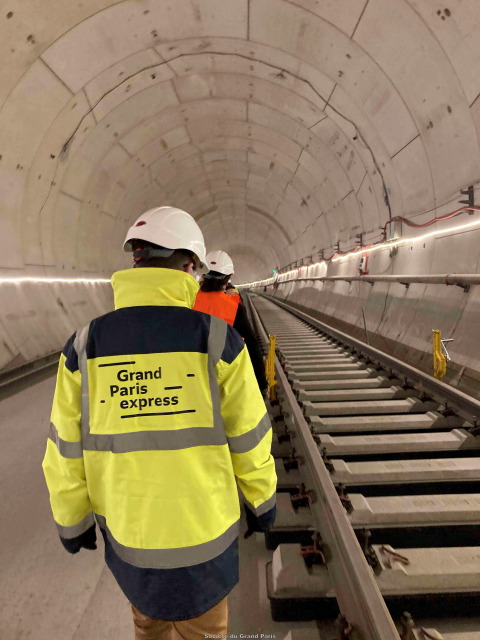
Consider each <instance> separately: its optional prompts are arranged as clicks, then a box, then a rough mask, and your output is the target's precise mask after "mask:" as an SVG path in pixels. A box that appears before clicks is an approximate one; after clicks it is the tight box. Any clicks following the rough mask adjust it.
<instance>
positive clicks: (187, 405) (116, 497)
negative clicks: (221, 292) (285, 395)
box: [43, 268, 276, 619]
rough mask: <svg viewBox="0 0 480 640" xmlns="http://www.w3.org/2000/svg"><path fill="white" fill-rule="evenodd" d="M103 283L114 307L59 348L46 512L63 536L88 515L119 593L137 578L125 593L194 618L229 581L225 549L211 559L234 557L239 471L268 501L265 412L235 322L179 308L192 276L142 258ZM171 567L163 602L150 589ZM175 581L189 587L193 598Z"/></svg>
mask: <svg viewBox="0 0 480 640" xmlns="http://www.w3.org/2000/svg"><path fill="white" fill-rule="evenodd" d="M112 284H113V287H114V291H115V307H116V310H115V311H114V312H112V313H109V314H106V315H105V316H102V317H100V318H97V319H96V320H93V321H92V322H91V323H90V324H89V325H88V326H87V327H85V328H83V329H82V330H81V331H79V332H77V333H76V334H75V335H74V336H72V338H70V340H69V341H68V342H67V344H66V346H65V349H64V351H63V354H62V356H61V360H60V365H59V371H58V378H57V387H56V391H55V398H54V404H53V410H52V418H51V426H50V433H49V440H48V442H47V451H46V454H45V459H44V462H43V469H44V473H45V477H46V480H47V484H48V488H49V492H50V501H51V505H52V510H53V516H54V519H55V521H56V523H57V527H58V530H59V533H60V536H61V537H62V538H65V539H70V538H75V537H76V536H78V535H80V534H81V533H83V532H84V531H86V530H87V529H88V528H89V527H90V526H92V525H93V524H94V516H95V519H96V521H97V523H98V524H99V526H100V527H101V528H102V532H103V534H104V537H105V539H106V545H107V549H106V557H107V563H109V566H110V567H111V568H112V564H114V565H115V567H114V568H112V571H113V572H114V574H115V577H116V578H117V580H118V581H119V584H120V586H121V587H122V589H123V590H124V591H125V593H126V594H127V597H129V599H130V600H131V601H133V600H134V599H135V596H132V595H131V594H130V593H129V588H130V586H129V585H130V583H131V582H135V580H139V581H140V582H138V585H140V584H141V585H142V586H141V587H140V586H139V587H138V589H139V590H143V589H146V592H145V593H144V594H143V595H142V596H141V598H140V596H139V598H140V599H139V600H137V602H133V604H135V606H137V608H139V609H140V611H142V612H144V613H146V615H151V617H164V618H165V619H182V618H189V617H195V616H196V615H200V614H201V613H203V611H202V608H204V610H207V609H205V606H206V604H207V605H208V607H210V606H214V605H215V604H216V602H218V601H219V600H220V599H221V598H222V597H224V595H225V591H226V590H227V592H228V590H229V589H231V588H232V587H233V586H234V584H235V582H236V574H235V572H232V570H231V564H232V556H231V554H230V556H229V558H228V559H225V561H223V560H221V559H223V558H224V557H225V558H226V556H225V553H226V550H228V549H232V550H233V551H234V553H235V554H236V538H237V535H238V521H239V515H240V511H239V502H238V493H237V487H236V482H235V476H236V479H237V481H238V484H239V486H240V488H241V489H242V492H243V494H244V496H245V498H246V500H247V502H248V504H249V506H250V508H251V509H252V510H253V512H254V513H255V514H256V515H257V516H261V515H262V514H266V513H269V512H271V511H273V510H274V507H275V490H276V476H275V466H274V461H273V458H272V456H271V454H270V448H271V440H272V431H271V426H270V421H269V418H268V415H267V413H266V409H265V404H264V402H263V399H262V396H261V394H260V392H259V389H258V385H257V382H256V379H255V376H254V373H253V369H252V365H251V362H250V358H249V356H248V351H247V349H246V348H245V345H244V343H243V341H242V340H241V339H240V337H239V336H238V334H237V333H236V331H235V330H233V329H232V328H231V327H229V326H228V325H227V324H225V323H224V322H222V321H220V320H218V319H217V318H215V317H211V316H208V315H205V314H201V313H196V312H195V311H192V310H191V309H190V308H189V307H190V306H191V305H192V303H193V300H194V298H195V294H196V292H197V290H198V285H197V283H196V282H195V280H194V278H192V277H191V276H190V275H188V274H185V273H183V272H180V271H174V270H169V269H168V270H167V269H150V268H142V269H131V270H128V271H121V272H118V273H116V274H114V276H113V278H112ZM109 554H110V556H112V555H113V556H115V558H116V559H118V562H116V560H115V559H114V560H112V559H111V558H110V561H109ZM222 554H223V555H222ZM115 563H116V564H115ZM222 563H224V565H225V572H224V574H222V566H223V565H222ZM227 565H228V572H229V574H235V576H234V578H233V580H234V582H233V584H231V582H232V578H231V577H229V578H227V577H226V575H227V574H226V571H227ZM129 567H130V569H129ZM209 567H211V571H212V574H211V576H210V583H213V584H210V585H209V587H208V589H210V591H208V589H207V592H204V593H203V594H202V588H204V585H205V579H206V577H205V576H206V574H207V577H208V571H210V569H209ZM197 568H198V570H197ZM144 569H145V570H148V572H149V573H148V575H147V574H146V573H145V572H144V573H142V570H144ZM172 570H174V571H173V572H172ZM196 571H197V573H196ZM121 576H123V577H121ZM138 576H140V578H139V577H138ZM152 576H155V579H153V578H152ZM179 576H181V577H182V578H181V580H180V583H181V585H182V586H181V587H180V586H178V590H179V593H172V594H171V596H172V597H171V599H170V600H171V602H175V603H176V604H175V608H174V610H173V609H169V602H168V601H167V602H165V601H162V602H158V600H159V598H158V594H159V593H162V592H167V593H168V584H169V581H170V584H172V585H174V584H177V582H178V580H177V578H178V577H179ZM212 576H216V577H215V578H214V579H213V580H212ZM155 580H157V583H155ZM176 580H177V582H176ZM196 580H201V581H202V584H196ZM229 580H230V583H229ZM142 581H143V582H142ZM180 583H179V584H180ZM155 584H156V586H155ZM216 585H217V586H216ZM152 589H153V592H152ZM181 589H187V591H189V592H190V590H193V591H195V589H198V595H197V596H196V598H197V600H196V599H195V597H193V596H191V594H190V595H189V596H188V597H182V593H180V591H181ZM149 590H150V591H149ZM165 590H166V591H165ZM142 598H143V600H142ZM217 598H218V600H217ZM147 600H148V602H155V603H156V604H155V605H152V608H151V609H148V607H147V604H146V603H147ZM215 600H216V601H215ZM139 605H140V606H139ZM149 606H150V605H149ZM147 609H148V610H147ZM152 614H153V615H152Z"/></svg>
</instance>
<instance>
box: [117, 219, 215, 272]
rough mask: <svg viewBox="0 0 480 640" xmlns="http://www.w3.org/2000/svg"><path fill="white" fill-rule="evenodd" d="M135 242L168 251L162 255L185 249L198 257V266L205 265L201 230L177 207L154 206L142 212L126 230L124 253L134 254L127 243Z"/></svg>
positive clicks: (130, 245)
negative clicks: (146, 243) (138, 241)
mask: <svg viewBox="0 0 480 640" xmlns="http://www.w3.org/2000/svg"><path fill="white" fill-rule="evenodd" d="M134 239H136V240H145V241H146V242H151V243H152V244H156V245H158V246H160V247H165V249H170V250H171V252H170V253H168V252H166V253H165V255H171V253H173V251H174V250H175V249H186V250H187V251H192V252H193V253H194V254H195V255H196V256H197V258H198V260H199V262H200V263H201V264H200V266H201V267H203V266H205V265H206V263H207V260H206V257H205V253H206V249H205V240H204V239H203V233H202V232H201V230H200V227H199V226H198V224H197V223H196V222H195V220H194V218H192V216H191V215H190V214H189V213H187V212H186V211H182V209H177V208H176V207H156V208H155V209H150V210H149V211H146V212H145V213H142V215H141V216H140V217H139V218H138V220H136V221H135V224H133V225H132V226H131V227H130V229H129V230H128V233H127V237H126V238H125V243H124V245H123V250H124V251H130V252H132V251H133V247H132V244H131V242H130V241H131V240H134Z"/></svg>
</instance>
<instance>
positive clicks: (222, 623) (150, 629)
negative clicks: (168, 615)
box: [132, 598, 228, 640]
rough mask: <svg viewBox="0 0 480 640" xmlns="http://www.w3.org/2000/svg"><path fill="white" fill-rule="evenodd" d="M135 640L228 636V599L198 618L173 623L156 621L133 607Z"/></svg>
mask: <svg viewBox="0 0 480 640" xmlns="http://www.w3.org/2000/svg"><path fill="white" fill-rule="evenodd" d="M132 612H133V623H134V625H135V640H205V638H206V636H222V635H223V636H226V635H227V627H228V607H227V598H224V599H223V600H221V601H220V602H219V603H218V604H217V605H215V606H214V607H213V609H210V610H209V611H207V612H206V613H203V614H202V615H201V616H198V618H192V619H190V620H181V621H180V622H171V621H169V620H154V619H153V618H149V617H148V616H145V615H143V613H140V611H138V609H135V607H134V606H133V605H132Z"/></svg>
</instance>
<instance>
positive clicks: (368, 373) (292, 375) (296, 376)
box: [288, 367, 378, 384]
mask: <svg viewBox="0 0 480 640" xmlns="http://www.w3.org/2000/svg"><path fill="white" fill-rule="evenodd" d="M377 376H378V372H377V371H376V370H375V369H371V368H370V367H366V368H365V369H359V370H357V371H329V372H318V371H300V372H293V370H292V368H291V367H290V372H289V373H288V378H289V379H290V380H291V381H294V380H298V382H299V383H300V384H303V383H304V382H310V381H311V382H315V381H324V380H325V381H330V380H332V381H333V380H352V379H355V380H364V379H367V378H374V377H375V378H376V377H377Z"/></svg>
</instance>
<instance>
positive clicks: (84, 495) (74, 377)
mask: <svg viewBox="0 0 480 640" xmlns="http://www.w3.org/2000/svg"><path fill="white" fill-rule="evenodd" d="M74 341H75V335H73V336H72V337H71V338H70V340H69V341H68V342H67V344H66V345H65V348H64V350H63V352H62V355H61V356H60V363H59V368H58V375H57V386H56V389H55V396H54V400H53V408H52V415H51V422H50V431H49V434H48V440H47V450H46V453H45V458H44V460H43V465H42V466H43V472H44V474H45V479H46V481H47V486H48V490H49V493H50V504H51V507H52V511H53V517H54V520H55V522H56V525H57V529H58V533H59V535H60V538H61V540H62V542H63V544H64V546H65V548H66V549H67V550H68V551H70V552H71V553H75V552H76V551H78V550H79V548H80V546H84V545H83V544H82V542H83V540H84V539H85V536H87V538H89V539H91V537H92V532H91V531H90V529H92V527H93V531H94V530H95V529H94V527H95V521H94V518H93V510H92V506H91V504H90V500H89V497H88V491H87V482H86V478H85V466H84V461H83V449H82V441H81V440H82V433H81V398H82V391H81V375H80V371H79V368H78V357H77V353H76V351H75V347H74ZM87 532H89V533H88V534H87Z"/></svg>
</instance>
